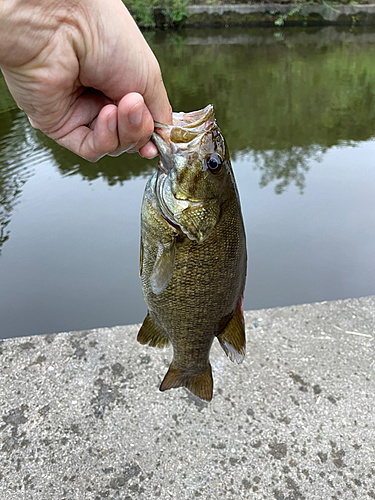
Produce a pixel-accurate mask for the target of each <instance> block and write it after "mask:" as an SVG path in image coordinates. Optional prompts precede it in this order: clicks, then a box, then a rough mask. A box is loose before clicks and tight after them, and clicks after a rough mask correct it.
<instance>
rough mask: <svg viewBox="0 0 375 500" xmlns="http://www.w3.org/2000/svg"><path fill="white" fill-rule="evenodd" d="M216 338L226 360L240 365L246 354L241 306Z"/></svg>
mask: <svg viewBox="0 0 375 500" xmlns="http://www.w3.org/2000/svg"><path fill="white" fill-rule="evenodd" d="M217 338H218V340H219V342H220V345H221V347H222V348H223V349H224V352H225V354H226V355H227V356H228V358H229V359H230V360H231V361H233V362H236V363H238V364H240V363H242V361H243V360H244V357H245V352H246V338H245V322H244V319H243V312H242V307H241V304H239V307H237V308H236V311H235V313H234V316H233V317H232V319H231V320H230V321H229V323H228V324H227V326H226V327H225V328H224V330H223V331H222V332H221V333H219V335H218V336H217Z"/></svg>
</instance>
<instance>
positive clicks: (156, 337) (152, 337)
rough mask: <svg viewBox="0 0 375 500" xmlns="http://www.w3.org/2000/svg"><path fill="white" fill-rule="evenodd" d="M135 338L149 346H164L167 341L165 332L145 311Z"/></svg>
mask: <svg viewBox="0 0 375 500" xmlns="http://www.w3.org/2000/svg"><path fill="white" fill-rule="evenodd" d="M137 340H138V342H139V343H140V344H142V345H145V344H148V345H149V346H150V347H165V346H167V345H168V343H169V340H168V338H167V337H166V336H165V334H164V333H163V332H162V331H161V330H160V328H159V327H158V326H157V325H155V323H154V322H153V321H152V319H151V318H150V313H147V316H146V317H145V319H144V321H143V325H142V326H141V329H140V330H139V332H138V337H137Z"/></svg>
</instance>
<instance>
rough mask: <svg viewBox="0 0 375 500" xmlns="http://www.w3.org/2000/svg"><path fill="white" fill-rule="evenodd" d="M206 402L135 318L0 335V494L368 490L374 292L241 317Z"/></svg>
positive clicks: (292, 494) (374, 388) (294, 495)
mask: <svg viewBox="0 0 375 500" xmlns="http://www.w3.org/2000/svg"><path fill="white" fill-rule="evenodd" d="M245 323H246V335H247V354H246V358H245V360H244V362H243V363H242V364H241V365H235V364H233V363H231V362H230V361H229V360H228V358H227V357H226V356H225V354H224V352H223V351H222V350H221V348H220V346H219V343H218V342H216V341H215V342H214V345H213V348H212V352H211V364H212V369H213V378H214V397H213V400H212V401H211V402H210V403H206V402H203V401H201V400H199V399H197V398H195V397H193V396H192V395H191V394H190V393H189V392H187V390H185V389H174V390H170V391H167V392H165V393H161V392H159V390H158V386H159V384H160V382H161V380H162V378H163V377H164V374H165V372H166V371H167V367H168V365H169V363H170V361H171V358H172V351H171V349H170V348H169V349H165V350H158V349H155V348H149V347H146V346H141V345H140V344H138V343H137V341H136V336H137V332H138V329H139V325H132V326H118V327H113V328H99V329H96V330H89V331H81V332H67V333H59V334H54V335H41V336H34V337H26V338H25V337H23V338H15V339H8V340H5V341H1V342H0V387H1V391H0V454H1V468H0V498H4V499H5V498H6V499H7V500H20V499H31V498H32V499H33V500H45V499H46V498H48V499H50V500H73V499H77V498H79V499H80V500H82V499H87V500H101V499H107V500H115V499H116V500H133V499H137V500H143V499H144V500H146V499H147V500H149V499H161V500H166V499H171V498H178V499H180V500H185V499H186V500H191V499H193V498H200V499H205V500H211V499H212V500H214V499H215V500H216V499H217V498H225V499H227V500H232V499H233V500H234V499H236V500H237V499H239V498H254V499H255V498H259V499H267V500H270V499H276V500H286V499H296V500H297V499H304V498H305V499H308V500H321V499H322V498H324V499H328V498H332V499H335V498H336V499H345V500H351V499H355V498H361V499H365V498H366V499H367V498H368V499H372V498H375V462H374V451H373V450H374V448H375V431H374V429H375V414H374V411H373V410H374V398H375V381H374V374H375V373H374V372H375V354H374V336H375V296H374V297H364V298H359V299H349V300H339V301H334V302H322V303H316V304H305V305H299V306H292V307H283V308H275V309H267V310H259V311H248V312H246V313H245Z"/></svg>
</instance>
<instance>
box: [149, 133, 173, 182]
mask: <svg viewBox="0 0 375 500" xmlns="http://www.w3.org/2000/svg"><path fill="white" fill-rule="evenodd" d="M162 130H163V132H165V133H166V135H167V137H163V135H162V133H163V132H161V133H158V132H156V131H154V132H153V133H152V135H151V140H152V142H153V143H154V144H155V146H156V147H157V149H158V152H159V156H160V161H159V163H158V167H159V168H160V170H161V171H162V172H164V173H165V174H167V175H168V174H169V173H170V172H171V170H172V168H173V160H172V157H173V155H174V154H178V148H177V146H176V145H175V144H173V143H172V142H171V141H170V140H169V133H170V127H165V128H164V127H163V129H162Z"/></svg>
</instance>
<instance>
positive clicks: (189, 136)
mask: <svg viewBox="0 0 375 500" xmlns="http://www.w3.org/2000/svg"><path fill="white" fill-rule="evenodd" d="M154 123H155V129H154V132H153V134H152V136H151V140H152V141H153V143H154V144H155V146H156V147H157V148H158V151H159V156H160V162H159V168H160V169H161V170H162V171H163V172H164V173H165V174H168V173H169V172H170V171H171V170H172V168H173V164H174V162H173V161H172V158H173V156H176V155H186V154H187V153H188V152H189V151H191V150H192V149H194V148H195V147H196V146H198V144H199V142H200V141H201V138H202V136H203V135H204V134H206V133H207V132H208V131H209V130H211V129H212V127H213V126H214V125H215V114H214V108H213V106H212V104H209V105H208V106H206V107H205V108H203V109H200V110H198V111H192V112H190V113H184V112H180V113H173V124H172V125H165V124H163V123H158V122H154Z"/></svg>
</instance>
